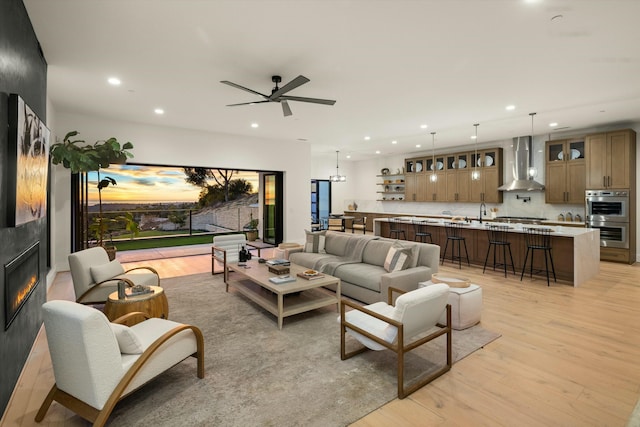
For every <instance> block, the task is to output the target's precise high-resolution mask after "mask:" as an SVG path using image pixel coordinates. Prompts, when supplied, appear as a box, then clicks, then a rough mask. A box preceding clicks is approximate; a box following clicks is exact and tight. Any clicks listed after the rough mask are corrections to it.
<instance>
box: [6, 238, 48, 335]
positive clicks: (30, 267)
mask: <svg viewBox="0 0 640 427" xmlns="http://www.w3.org/2000/svg"><path fill="white" fill-rule="evenodd" d="M4 283H5V295H4V313H5V318H4V329H5V331H6V330H7V329H8V328H9V325H11V322H13V320H14V319H15V318H16V316H17V315H18V312H19V311H20V309H21V308H22V307H23V306H24V304H25V303H26V301H27V299H28V298H29V296H30V295H31V293H32V292H33V290H34V289H35V288H36V286H38V283H40V242H36V243H34V244H33V245H32V246H31V247H29V248H28V249H27V250H25V251H24V252H22V253H21V254H20V255H18V256H17V257H16V258H15V259H13V260H12V261H11V262H9V263H8V264H5V266H4Z"/></svg>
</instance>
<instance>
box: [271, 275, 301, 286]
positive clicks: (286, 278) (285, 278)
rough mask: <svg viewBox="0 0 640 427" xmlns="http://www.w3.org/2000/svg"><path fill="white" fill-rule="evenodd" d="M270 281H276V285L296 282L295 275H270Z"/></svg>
mask: <svg viewBox="0 0 640 427" xmlns="http://www.w3.org/2000/svg"><path fill="white" fill-rule="evenodd" d="M269 281H270V282H271V283H275V284H276V285H281V284H283V283H289V282H295V281H296V277H295V276H278V277H270V278H269Z"/></svg>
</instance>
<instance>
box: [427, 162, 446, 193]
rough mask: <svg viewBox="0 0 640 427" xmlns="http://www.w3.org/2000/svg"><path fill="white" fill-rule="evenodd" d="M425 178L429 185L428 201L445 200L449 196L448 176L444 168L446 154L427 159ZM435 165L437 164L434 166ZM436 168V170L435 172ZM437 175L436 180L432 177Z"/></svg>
mask: <svg viewBox="0 0 640 427" xmlns="http://www.w3.org/2000/svg"><path fill="white" fill-rule="evenodd" d="M426 165H427V172H426V174H425V180H426V182H427V183H426V185H427V193H426V201H427V202H444V201H446V198H447V177H446V172H445V170H444V156H435V158H434V157H431V158H429V159H427V162H426ZM434 165H435V166H434ZM434 170H435V172H434ZM433 175H435V181H433V180H432V179H431V177H432V176H433Z"/></svg>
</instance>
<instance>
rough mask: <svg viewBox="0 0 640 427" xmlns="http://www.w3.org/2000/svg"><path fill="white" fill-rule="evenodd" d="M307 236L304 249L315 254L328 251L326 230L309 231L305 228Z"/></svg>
mask: <svg viewBox="0 0 640 427" xmlns="http://www.w3.org/2000/svg"><path fill="white" fill-rule="evenodd" d="M304 232H305V234H306V236H307V238H306V240H305V244H304V251H305V252H310V253H314V254H324V253H326V251H325V249H324V246H325V238H326V234H327V232H326V231H325V230H322V231H308V230H304Z"/></svg>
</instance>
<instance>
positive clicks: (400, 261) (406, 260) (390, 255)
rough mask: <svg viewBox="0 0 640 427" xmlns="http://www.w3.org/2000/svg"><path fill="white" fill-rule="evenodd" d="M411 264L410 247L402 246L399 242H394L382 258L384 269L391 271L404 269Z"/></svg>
mask: <svg viewBox="0 0 640 427" xmlns="http://www.w3.org/2000/svg"><path fill="white" fill-rule="evenodd" d="M410 264H411V248H407V247H404V246H403V245H401V244H400V243H394V244H393V246H391V247H390V248H389V252H387V257H386V258H385V260H384V269H385V270H386V271H388V272H389V273H391V272H392V271H399V270H404V269H405V268H407V267H408V266H409V265H410Z"/></svg>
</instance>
